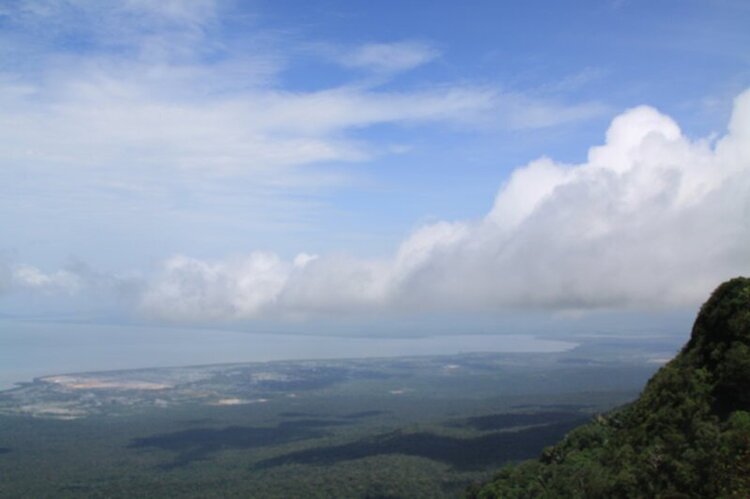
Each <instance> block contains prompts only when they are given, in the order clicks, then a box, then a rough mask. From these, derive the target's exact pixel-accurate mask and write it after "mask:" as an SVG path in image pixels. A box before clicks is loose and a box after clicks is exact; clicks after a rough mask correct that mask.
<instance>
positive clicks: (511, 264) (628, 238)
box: [143, 90, 750, 320]
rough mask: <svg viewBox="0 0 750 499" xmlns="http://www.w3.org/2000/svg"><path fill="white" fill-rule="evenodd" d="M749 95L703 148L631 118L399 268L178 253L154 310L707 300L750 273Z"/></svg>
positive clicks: (518, 182)
mask: <svg viewBox="0 0 750 499" xmlns="http://www.w3.org/2000/svg"><path fill="white" fill-rule="evenodd" d="M748 248H750V90H749V91H746V92H745V93H743V94H742V95H740V96H739V97H738V98H737V99H736V101H735V107H734V113H733V115H732V119H731V122H730V125H729V131H728V133H727V134H726V135H725V136H724V137H722V138H720V139H719V140H716V141H715V142H710V141H707V140H690V139H688V138H686V137H685V136H683V135H682V133H681V131H680V129H679V127H678V126H677V124H676V123H675V122H674V121H673V120H672V119H671V118H669V117H667V116H665V115H663V114H661V113H659V112H658V111H656V110H654V109H652V108H649V107H638V108H634V109H631V110H628V111H626V112H624V113H623V114H621V115H620V116H618V117H616V118H615V119H614V120H613V122H612V124H611V126H610V128H609V130H608V131H607V136H606V142H605V143H604V144H603V145H601V146H596V147H592V148H591V149H590V150H589V155H588V160H587V161H586V162H585V163H583V164H579V165H565V164H560V163H557V162H555V161H553V160H551V159H548V158H542V159H540V160H536V161H533V162H531V163H530V164H528V165H527V166H525V167H522V168H519V169H518V170H517V171H516V172H515V173H514V174H513V175H512V176H511V177H510V179H509V181H508V182H507V184H506V185H504V186H503V187H502V188H501V190H500V192H499V193H498V196H497V199H496V201H495V204H494V206H493V208H492V210H491V211H490V212H489V213H488V214H487V216H486V217H485V218H484V219H483V220H480V221H473V222H456V223H447V222H440V223H437V224H433V225H429V226H426V227H423V228H421V229H419V230H418V231H416V232H415V233H414V234H413V235H412V236H410V237H409V238H408V239H407V240H406V241H404V243H402V245H401V246H400V247H399V249H398V251H397V252H396V254H395V255H394V257H393V258H391V259H388V260H382V261H368V260H361V259H356V258H352V257H345V256H341V255H336V256H323V257H319V258H316V259H309V258H306V257H298V259H297V260H298V261H300V262H301V261H305V265H293V264H291V263H285V262H283V261H281V260H280V259H279V258H278V257H276V256H274V255H270V254H258V253H254V254H251V255H250V256H249V257H247V258H245V259H240V260H233V261H230V262H220V263H216V262H214V263H206V262H202V261H198V260H192V259H186V258H184V257H178V258H177V259H173V260H170V261H168V262H167V264H166V266H165V269H164V271H163V273H162V274H161V276H160V277H157V278H156V279H155V280H154V281H153V282H152V283H151V285H150V287H149V289H148V292H147V293H146V295H145V297H144V301H143V306H144V307H145V308H146V309H147V310H148V311H149V312H151V313H153V314H156V315H158V316H160V317H163V318H167V319H171V320H216V319H222V320H237V319H240V320H241V319H251V318H257V317H278V316H300V315H303V316H305V315H315V314H331V313H334V314H342V313H354V312H357V311H362V310H370V311H377V312H389V311H391V312H392V311H396V310H415V309H428V310H429V309H432V310H503V309H509V308H518V307H521V308H541V309H554V310H586V309H596V308H628V307H638V308H660V307H669V306H681V305H695V304H696V303H699V302H700V300H702V299H703V298H704V297H705V296H706V293H708V292H709V291H710V290H711V289H712V288H713V287H714V286H715V285H716V284H717V283H718V282H720V281H721V280H723V279H726V278H728V277H731V276H733V275H737V274H743V273H744V274H747V273H748V272H750V251H748Z"/></svg>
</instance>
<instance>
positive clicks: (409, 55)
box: [331, 42, 440, 73]
mask: <svg viewBox="0 0 750 499" xmlns="http://www.w3.org/2000/svg"><path fill="white" fill-rule="evenodd" d="M331 52H332V54H331V55H332V56H333V57H334V59H335V60H336V61H337V62H338V63H339V64H342V65H343V66H346V67H349V68H358V69H366V70H370V71H375V72H380V73H397V72H401V71H408V70H410V69H414V68H417V67H419V66H422V65H424V64H427V63H429V62H432V61H434V60H435V59H437V58H438V57H440V51H438V50H437V49H436V48H435V47H433V46H431V45H430V44H428V43H424V42H397V43H368V44H365V45H361V46H359V47H354V48H340V49H337V50H336V49H332V50H331Z"/></svg>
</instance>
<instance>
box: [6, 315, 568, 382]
mask: <svg viewBox="0 0 750 499" xmlns="http://www.w3.org/2000/svg"><path fill="white" fill-rule="evenodd" d="M575 346H576V344H575V343H572V342H568V341H559V340H550V339H542V338H537V337H534V336H527V335H455V336H452V335H443V336H427V337H420V338H371V337H370V338H366V337H341V336H321V335H299V334H297V335H292V334H280V333H246V332H234V331H222V330H212V331H206V330H205V329H187V328H156V327H124V326H110V325H83V324H65V325H61V324H54V325H50V324H46V323H33V322H21V323H17V322H3V323H1V324H0V389H7V388H11V387H12V386H13V385H14V384H15V383H19V382H25V381H31V380H32V379H33V378H35V377H39V376H46V375H51V374H61V373H70V372H85V371H104V370H116V369H138V368H145V367H166V366H182V365H199V364H220V363H232V362H263V361H272V360H297V359H329V358H360V357H395V356H409V355H449V354H457V353H468V352H560V351H564V350H569V349H571V348H573V347H575Z"/></svg>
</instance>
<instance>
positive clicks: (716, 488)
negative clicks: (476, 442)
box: [468, 277, 750, 498]
mask: <svg viewBox="0 0 750 499" xmlns="http://www.w3.org/2000/svg"><path fill="white" fill-rule="evenodd" d="M749 410H750V279H748V278H742V277H738V278H735V279H732V280H730V281H727V282H725V283H723V284H722V285H721V286H719V287H718V288H717V289H716V290H715V291H714V293H713V294H712V296H711V297H710V299H709V300H708V301H707V302H706V303H705V304H704V305H703V307H702V308H701V310H700V313H699V314H698V317H697V319H696V321H695V324H694V326H693V330H692V336H691V338H690V340H689V341H688V343H687V344H686V345H685V347H684V348H683V349H682V351H681V352H680V353H679V354H678V355H677V356H676V357H675V358H674V359H673V360H672V361H671V362H669V363H668V364H667V365H665V366H664V367H663V368H662V369H661V370H659V371H658V372H657V373H656V374H655V375H654V376H653V378H652V379H651V380H650V381H649V382H648V384H647V385H646V387H645V389H644V390H643V393H642V394H641V396H640V398H638V399H637V400H636V401H635V402H633V403H631V404H629V405H627V406H625V407H622V408H620V409H618V410H615V411H613V412H611V413H609V414H606V415H602V416H598V417H596V418H595V419H594V421H592V422H591V423H589V424H587V425H585V426H582V427H580V428H578V429H576V430H574V431H573V432H571V433H569V434H568V435H567V436H566V437H565V438H564V439H563V441H562V442H560V443H559V444H557V445H555V446H553V447H549V448H547V449H545V451H544V452H543V453H542V456H541V457H540V458H539V459H538V460H537V461H527V462H523V463H521V464H520V465H516V466H509V467H507V468H504V469H503V470H501V471H500V472H499V473H498V474H497V475H496V477H495V478H494V480H493V481H491V482H490V483H487V484H484V485H478V486H475V487H472V488H471V489H470V490H469V492H468V497H470V498H494V497H503V498H514V497H518V498H520V497H555V498H560V497H571V498H572V497H669V498H678V497H696V498H697V497H700V498H706V497H750V413H749V412H748V411H749Z"/></svg>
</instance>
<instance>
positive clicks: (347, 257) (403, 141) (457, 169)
mask: <svg viewBox="0 0 750 499" xmlns="http://www.w3.org/2000/svg"><path fill="white" fill-rule="evenodd" d="M748 26H750V5H748V3H747V2H744V1H732V0H716V1H710V2H709V1H695V0H684V1H677V0H674V1H668V0H659V1H637V0H612V1H607V0H599V1H576V2H568V1H561V2H558V1H554V2H553V1H506V2H496V1H475V2H469V3H465V2H464V3H462V2H448V1H429V2H428V1H421V0H410V1H408V2H395V1H390V0H384V1H381V2H364V1H361V2H360V1H351V0H347V1H343V0H342V1H328V0H325V1H324V0H321V1H313V2H301V1H284V0H276V1H262V0H258V1H220V0H194V1H188V0H165V1H162V2H151V1H146V0H126V1H117V2H109V1H87V0H55V1H52V0H36V1H25V0H5V1H3V2H2V3H0V318H1V319H2V322H1V324H0V328H5V329H6V330H7V329H8V328H12V327H13V324H14V321H42V322H44V323H45V324H47V325H49V327H50V328H54V327H55V324H68V323H71V322H73V323H81V324H110V325H112V324H119V325H123V324H124V325H130V326H131V327H132V328H138V327H144V325H148V326H149V327H151V326H154V327H165V328H167V327H198V328H212V329H233V330H245V331H263V332H267V331H271V332H273V331H286V332H295V333H304V332H308V331H315V332H317V333H321V332H334V333H336V334H344V335H370V336H378V335H381V336H394V335H396V336H398V335H403V336H411V335H418V334H433V333H434V334H489V333H515V332H533V333H550V332H554V331H567V332H573V331H582V330H592V331H593V330H596V331H620V330H624V329H634V328H638V327H646V325H651V327H657V326H658V327H663V328H670V327H673V328H674V327H685V325H686V324H689V320H690V319H692V317H693V315H694V314H695V310H696V307H697V306H699V305H700V303H701V302H702V301H703V300H704V299H705V298H706V297H707V295H708V293H709V292H710V291H711V290H712V289H713V288H714V287H715V286H716V285H717V284H719V283H720V282H721V281H722V280H724V279H727V278H729V277H732V276H735V275H741V274H744V275H748V274H750V90H749V89H750V30H748V29H747V27H748ZM63 329H65V328H62V327H61V330H63ZM207 331H208V329H207ZM0 334H1V333H0ZM61 334H62V333H61ZM206 334H207V335H209V336H210V333H208V332H207V333H206Z"/></svg>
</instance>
